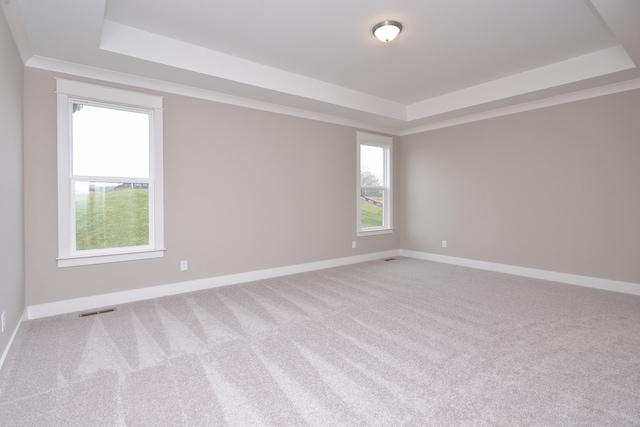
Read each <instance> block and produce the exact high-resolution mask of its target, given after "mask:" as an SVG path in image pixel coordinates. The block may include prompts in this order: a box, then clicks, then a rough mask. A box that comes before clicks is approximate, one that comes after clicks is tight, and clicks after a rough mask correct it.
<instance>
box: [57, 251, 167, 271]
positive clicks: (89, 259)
mask: <svg viewBox="0 0 640 427" xmlns="http://www.w3.org/2000/svg"><path fill="white" fill-rule="evenodd" d="M164 252H165V249H156V250H149V251H142V252H127V253H118V254H100V255H88V256H86V255H85V256H75V257H66V258H58V267H59V268H62V267H76V266H80V265H93V264H106V263H110V262H122V261H136V260H141V259H151V258H162V257H163V256H164Z"/></svg>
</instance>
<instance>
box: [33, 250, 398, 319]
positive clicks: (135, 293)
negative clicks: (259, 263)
mask: <svg viewBox="0 0 640 427" xmlns="http://www.w3.org/2000/svg"><path fill="white" fill-rule="evenodd" d="M399 253H400V251H399V250H391V251H386V252H376V253H372V254H365V255H356V256H351V257H345V258H335V259H330V260H325V261H317V262H310V263H306V264H297V265H291V266H286V267H277V268H270V269H266V270H257V271H250V272H247V273H238V274H229V275H226V276H218V277H210V278H206V279H199V280H191V281H188V282H179V283H172V284H168V285H160V286H151V287H148V288H142V289H133V290H130V291H122V292H114V293H109V294H102V295H95V296H90V297H83V298H74V299H70V300H64V301H56V302H51V303H46V304H37V305H31V306H29V307H27V313H28V318H29V319H39V318H41V317H49V316H56V315H59V314H67V313H74V312H78V311H86V310H92V309H95V308H100V307H108V306H114V305H118V304H125V303H128V302H134V301H141V300H146V299H151V298H159V297H165V296H170V295H177V294H182V293H186V292H193V291H201V290H204V289H211V288H217V287H220V286H227V285H234V284H240V283H246V282H253V281H255V280H263V279H270V278H273V277H280V276H288V275H290V274H297V273H305V272H308V271H314V270H322V269H325V268H332V267H340V266H343V265H349V264H357V263H359V262H365V261H373V260H376V259H381V258H388V257H392V256H397V255H399Z"/></svg>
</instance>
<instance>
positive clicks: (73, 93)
mask: <svg viewBox="0 0 640 427" xmlns="http://www.w3.org/2000/svg"><path fill="white" fill-rule="evenodd" d="M56 92H57V103H58V105H57V109H58V266H59V267H70V266H76V265H87V264H99V263H106V262H118V261H129V260H137V259H147V258H157V257H161V256H163V254H164V226H163V223H164V221H163V185H162V184H163V180H162V98H161V97H158V96H154V95H148V94H143V93H137V92H130V91H125V90H120V89H115V88H109V87H103V86H97V85H92V84H87V83H80V82H75V81H70V80H63V79H57V81H56Z"/></svg>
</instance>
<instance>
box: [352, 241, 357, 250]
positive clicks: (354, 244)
mask: <svg viewBox="0 0 640 427" xmlns="http://www.w3.org/2000/svg"><path fill="white" fill-rule="evenodd" d="M355 248H356V241H355V240H354V241H352V242H351V249H355Z"/></svg>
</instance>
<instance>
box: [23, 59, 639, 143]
mask: <svg viewBox="0 0 640 427" xmlns="http://www.w3.org/2000/svg"><path fill="white" fill-rule="evenodd" d="M25 66H26V67H30V68H36V69H42V70H47V71H53V72H57V73H64V74H69V75H74V76H79V77H85V78H90V79H96V80H102V81H106V82H111V83H116V84H122V85H127V86H133V87H136V88H141V89H148V90H155V91H159V92H166V93H171V94H175V95H182V96H188V97H192V98H198V99H204V100H208V101H213V102H220V103H223V104H229V105H234V106H238V107H245V108H251V109H256V110H261V111H267V112H271V113H277V114H284V115H288V116H293V117H299V118H304V119H309V120H317V121H321V122H325V123H332V124H337V125H342V126H349V127H353V128H356V129H362V130H367V131H372V132H379V133H383V134H387V135H392V136H405V135H412V134H416V133H421V132H427V131H430V130H435V129H442V128H446V127H451V126H457V125H461V124H465V123H471V122H476V121H480V120H485V119H490V118H495V117H501V116H506V115H509V114H515V113H521V112H524V111H530V110H536V109H540V108H545V107H551V106H554V105H560V104H566V103H569V102H575V101H580V100H584V99H589V98H595V97H599V96H605V95H610V94H614V93H619V92H626V91H629V90H636V89H640V79H634V80H629V81H624V82H619V83H614V84H610V85H605V86H601V87H597V88H592V89H587V90H583V91H579V92H572V93H568V94H564V95H559V96H555V97H551V98H545V99H542V100H538V101H534V102H527V103H522V104H518V105H513V106H509V107H504V108H498V109H494V110H490V111H485V112H481V113H476V114H470V115H466V116H462V117H457V118H454V119H449V120H441V121H438V122H434V123H430V124H427V125H423V126H415V127H412V128H408V129H404V130H398V129H395V128H389V127H384V126H376V125H373V124H371V123H369V122H362V121H357V120H350V119H346V118H343V117H339V116H332V115H328V114H322V113H317V112H312V111H307V110H302V109H297V108H292V107H286V106H282V105H278V104H271V103H268V102H261V101H256V100H254V99H249V98H242V97H238V96H233V95H227V94H223V93H219V92H214V91H209V90H204V89H200V88H195V87H191V86H185V85H179V84H176V83H169V82H166V81H161V80H154V79H150V78H147V77H140V76H135V75H131V74H125V73H119V72H116V71H111V70H105V69H101V68H95V67H89V66H86V65H79V64H75V63H71V62H65V61H59V60H57V59H50V58H43V57H38V56H34V57H32V58H30V59H29V61H28V62H27V64H26V65H25Z"/></svg>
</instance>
